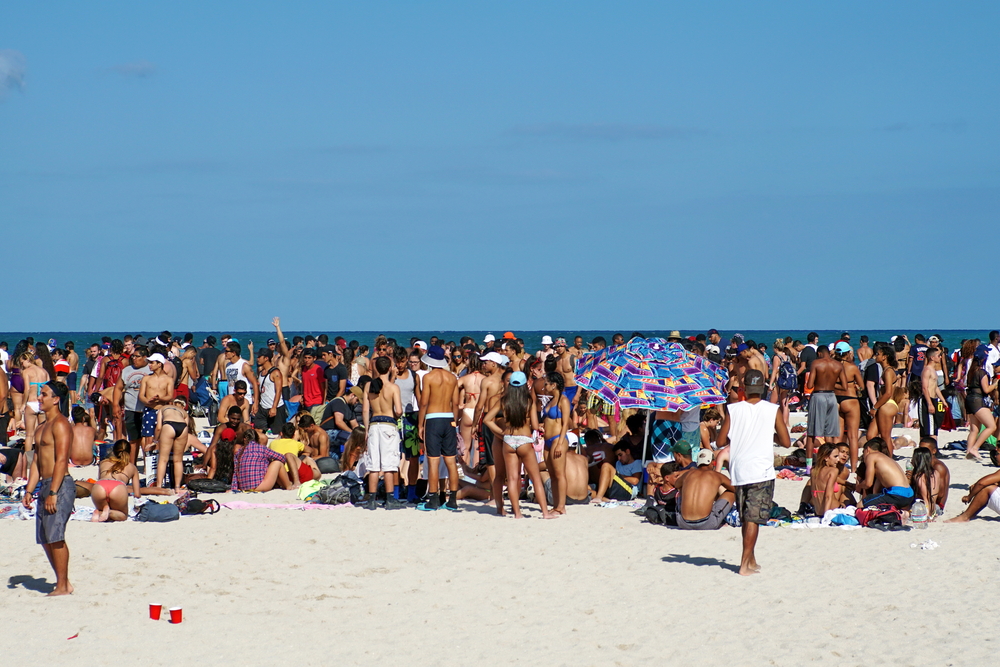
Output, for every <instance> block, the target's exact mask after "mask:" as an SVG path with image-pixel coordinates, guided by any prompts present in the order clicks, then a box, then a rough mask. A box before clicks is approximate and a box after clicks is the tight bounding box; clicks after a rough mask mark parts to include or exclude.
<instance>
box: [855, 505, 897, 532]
mask: <svg viewBox="0 0 1000 667" xmlns="http://www.w3.org/2000/svg"><path fill="white" fill-rule="evenodd" d="M854 518H855V519H857V520H858V523H860V524H861V525H862V526H864V527H865V528H880V529H882V530H899V529H901V528H902V527H903V513H902V512H901V511H900V510H899V509H898V508H896V507H895V506H894V505H888V504H879V505H872V506H871V507H866V508H864V509H860V510H858V511H857V512H855V513H854Z"/></svg>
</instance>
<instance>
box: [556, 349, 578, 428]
mask: <svg viewBox="0 0 1000 667" xmlns="http://www.w3.org/2000/svg"><path fill="white" fill-rule="evenodd" d="M554 349H555V351H556V371H558V372H559V373H562V376H563V381H564V382H565V383H566V386H565V387H564V388H563V394H564V395H565V396H566V398H568V399H569V404H570V407H571V408H572V409H573V411H574V412H576V396H577V386H576V357H574V356H573V355H572V354H571V353H570V352H569V351H568V350H567V349H566V339H565V338H556V344H555V345H554Z"/></svg>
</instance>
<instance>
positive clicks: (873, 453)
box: [813, 365, 914, 509]
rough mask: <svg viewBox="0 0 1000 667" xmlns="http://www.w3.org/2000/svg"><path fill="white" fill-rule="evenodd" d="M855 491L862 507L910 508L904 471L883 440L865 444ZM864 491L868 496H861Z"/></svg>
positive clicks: (911, 502)
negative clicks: (862, 463)
mask: <svg viewBox="0 0 1000 667" xmlns="http://www.w3.org/2000/svg"><path fill="white" fill-rule="evenodd" d="M813 368H815V365H813ZM858 467H859V468H860V466H858ZM855 489H856V490H857V492H858V495H859V496H862V497H863V500H862V504H863V506H864V507H868V506H870V505H878V504H880V503H888V504H890V505H895V506H896V507H898V508H899V509H909V507H910V505H912V504H913V498H914V496H913V489H911V488H910V484H909V482H908V481H907V479H906V475H905V474H904V473H903V469H902V468H900V467H899V464H898V463H896V462H895V461H893V460H892V457H891V456H889V448H888V446H887V445H886V444H885V441H884V440H882V438H872V439H871V440H869V441H868V442H866V443H865V458H864V478H863V479H862V478H861V476H860V475H859V476H858V484H857V486H856V487H855ZM866 491H870V492H871V495H869V496H864V493H865V492H866Z"/></svg>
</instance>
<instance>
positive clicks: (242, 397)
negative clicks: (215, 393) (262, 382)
mask: <svg viewBox="0 0 1000 667" xmlns="http://www.w3.org/2000/svg"><path fill="white" fill-rule="evenodd" d="M234 405H235V406H236V407H238V408H239V409H240V413H242V415H243V421H244V422H246V423H248V424H249V423H250V422H252V421H253V418H251V416H250V401H248V400H247V383H246V382H244V381H243V380H237V381H236V386H235V387H234V388H233V393H231V394H228V395H226V396H223V397H222V401H221V402H220V403H219V414H220V415H226V414H229V408H231V407H233V406H234Z"/></svg>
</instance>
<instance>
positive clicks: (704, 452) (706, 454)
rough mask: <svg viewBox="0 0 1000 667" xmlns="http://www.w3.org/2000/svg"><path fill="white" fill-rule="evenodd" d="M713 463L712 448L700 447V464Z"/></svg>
mask: <svg viewBox="0 0 1000 667" xmlns="http://www.w3.org/2000/svg"><path fill="white" fill-rule="evenodd" d="M711 463H712V450H711V449H705V448H702V449H699V450H698V465H700V466H704V465H711Z"/></svg>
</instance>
